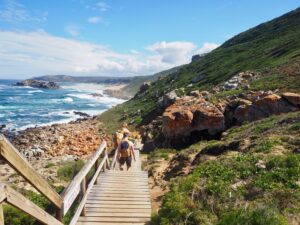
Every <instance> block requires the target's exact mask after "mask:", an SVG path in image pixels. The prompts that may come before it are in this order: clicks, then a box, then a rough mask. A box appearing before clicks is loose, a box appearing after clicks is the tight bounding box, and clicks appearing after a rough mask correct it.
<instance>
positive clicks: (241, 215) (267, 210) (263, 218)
mask: <svg viewBox="0 0 300 225" xmlns="http://www.w3.org/2000/svg"><path fill="white" fill-rule="evenodd" d="M229 224H230V225H288V222H287V220H286V219H285V218H284V217H283V216H282V215H280V213H279V212H278V211H277V210H276V209H275V208H273V207H269V206H258V207H255V208H253V209H249V208H247V209H238V210H235V211H231V212H229V213H226V214H224V215H223V216H222V217H221V219H220V220H219V222H218V223H217V225H229Z"/></svg>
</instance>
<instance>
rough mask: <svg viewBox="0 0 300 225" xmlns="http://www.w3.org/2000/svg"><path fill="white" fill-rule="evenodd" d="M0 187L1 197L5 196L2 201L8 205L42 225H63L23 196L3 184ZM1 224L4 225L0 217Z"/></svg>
mask: <svg viewBox="0 0 300 225" xmlns="http://www.w3.org/2000/svg"><path fill="white" fill-rule="evenodd" d="M0 187H1V192H2V193H1V194H2V196H3V195H5V198H4V201H5V202H7V203H8V204H10V205H13V206H15V207H17V208H18V209H20V210H21V211H23V212H25V213H27V214H29V215H31V216H33V217H34V218H36V219H37V220H39V221H40V222H42V223H44V224H51V225H52V224H53V225H63V224H62V223H61V222H59V221H58V220H57V219H55V218H54V217H53V216H51V215H50V214H48V213H47V212H45V211H44V210H43V209H41V208H40V207H39V206H37V205H36V204H34V203H33V202H31V201H30V200H28V199H27V198H25V197H24V196H23V195H21V194H20V193H18V192H17V191H15V190H14V189H12V188H10V187H9V186H7V185H3V184H1V185H0ZM1 220H2V221H1ZM2 222H3V224H4V218H2V219H1V217H0V224H1V223H2Z"/></svg>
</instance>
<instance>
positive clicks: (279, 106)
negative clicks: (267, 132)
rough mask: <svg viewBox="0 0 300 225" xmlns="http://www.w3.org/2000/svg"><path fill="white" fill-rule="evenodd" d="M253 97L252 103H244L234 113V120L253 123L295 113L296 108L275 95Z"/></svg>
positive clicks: (262, 94)
mask: <svg viewBox="0 0 300 225" xmlns="http://www.w3.org/2000/svg"><path fill="white" fill-rule="evenodd" d="M253 96H255V98H254V99H256V100H254V101H253V102H252V103H251V102H250V101H247V102H246V101H244V102H242V104H240V105H239V106H238V107H237V108H236V109H235V111H234V118H235V119H236V120H237V121H238V122H241V123H242V122H245V121H255V120H259V119H262V118H265V117H268V116H271V115H278V114H281V113H287V112H292V111H296V110H297V108H296V107H294V106H293V105H291V104H290V103H289V102H287V101H285V100H284V99H283V98H281V97H280V96H278V95H276V94H269V95H266V94H265V93H261V95H258V94H253Z"/></svg>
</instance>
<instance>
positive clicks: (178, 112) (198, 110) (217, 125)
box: [162, 98, 225, 139]
mask: <svg viewBox="0 0 300 225" xmlns="http://www.w3.org/2000/svg"><path fill="white" fill-rule="evenodd" d="M162 122H163V123H162V131H163V134H164V136H165V137H166V138H167V139H175V138H177V137H188V136H190V135H191V133H192V132H193V131H208V134H210V135H215V134H216V133H219V132H221V131H223V130H224V129H225V122H224V116H223V114H222V112H221V111H220V110H218V108H217V107H215V106H214V105H212V104H210V103H208V102H206V101H205V100H204V99H192V98H182V99H179V100H178V101H176V103H175V104H173V105H172V106H170V107H168V108H167V109H166V110H165V112H164V114H163V121H162Z"/></svg>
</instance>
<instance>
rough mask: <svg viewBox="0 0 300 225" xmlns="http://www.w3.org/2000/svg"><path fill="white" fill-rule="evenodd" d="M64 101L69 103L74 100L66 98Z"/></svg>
mask: <svg viewBox="0 0 300 225" xmlns="http://www.w3.org/2000/svg"><path fill="white" fill-rule="evenodd" d="M62 101H63V102H67V103H69V102H73V98H70V97H67V98H64V99H63V100H62Z"/></svg>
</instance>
